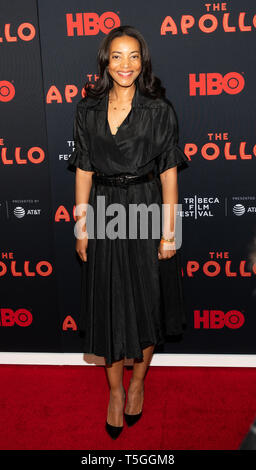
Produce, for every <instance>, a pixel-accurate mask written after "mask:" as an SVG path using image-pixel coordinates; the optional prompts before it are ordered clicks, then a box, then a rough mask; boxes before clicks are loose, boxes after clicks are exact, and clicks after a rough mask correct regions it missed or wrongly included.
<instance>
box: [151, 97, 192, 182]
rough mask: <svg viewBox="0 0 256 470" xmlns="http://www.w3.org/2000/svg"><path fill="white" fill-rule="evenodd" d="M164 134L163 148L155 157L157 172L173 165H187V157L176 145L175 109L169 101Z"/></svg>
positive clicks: (177, 137) (177, 138) (176, 124)
mask: <svg viewBox="0 0 256 470" xmlns="http://www.w3.org/2000/svg"><path fill="white" fill-rule="evenodd" d="M165 134H166V136H165V137H166V138H165V145H164V150H163V151H162V152H161V153H160V154H159V155H158V157H157V168H158V173H159V174H161V173H163V172H164V171H166V170H168V169H169V168H173V167H175V166H182V165H183V166H187V164H188V161H189V159H188V157H187V156H186V155H185V153H184V152H183V151H182V150H181V148H180V147H179V145H178V140H179V135H178V122H177V118H176V114H175V111H174V109H173V107H172V106H171V105H170V104H169V103H168V105H167V109H166V130H165Z"/></svg>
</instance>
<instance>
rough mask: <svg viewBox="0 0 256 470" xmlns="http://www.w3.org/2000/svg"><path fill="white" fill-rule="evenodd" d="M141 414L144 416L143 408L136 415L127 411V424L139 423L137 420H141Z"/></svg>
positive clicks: (125, 416) (125, 415) (125, 414)
mask: <svg viewBox="0 0 256 470" xmlns="http://www.w3.org/2000/svg"><path fill="white" fill-rule="evenodd" d="M141 416H142V410H141V412H140V413H137V414H136V415H128V414H127V413H124V418H125V421H126V424H127V426H132V425H133V424H135V423H137V421H139V419H140V418H141Z"/></svg>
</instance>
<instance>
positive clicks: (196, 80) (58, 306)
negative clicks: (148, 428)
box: [0, 0, 256, 354]
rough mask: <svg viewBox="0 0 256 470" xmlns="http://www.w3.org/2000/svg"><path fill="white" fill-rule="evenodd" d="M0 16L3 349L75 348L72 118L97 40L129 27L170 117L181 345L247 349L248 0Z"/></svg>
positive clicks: (47, 9)
mask: <svg viewBox="0 0 256 470" xmlns="http://www.w3.org/2000/svg"><path fill="white" fill-rule="evenodd" d="M0 10H1V15H0V20H1V23H0V54H1V55H0V57H1V60H0V72H1V74H0V107H1V112H0V120H1V126H0V131H1V132H0V143H1V171H0V221H1V232H0V239H1V259H0V281H1V299H0V349H1V351H13V352H18V351H24V352H46V351H48V352H82V351H83V349H82V340H81V338H80V336H79V332H78V329H77V322H78V317H79V305H80V274H81V262H80V260H79V258H78V256H77V254H76V252H75V236H74V224H75V218H74V207H75V191H74V190H75V173H74V172H72V171H70V170H68V169H67V163H68V159H69V157H70V155H71V154H72V152H73V150H74V142H73V120H74V113H75V108H76V104H77V102H78V101H79V100H80V99H81V97H83V85H84V83H85V82H86V81H87V80H90V81H91V82H92V83H95V82H96V81H97V78H98V75H97V62H96V56H97V51H98V47H99V44H100V42H101V40H102V39H103V37H104V36H105V35H106V34H108V33H109V32H110V31H111V30H112V29H113V28H115V27H117V26H119V25H122V24H129V25H131V26H134V27H135V28H136V29H138V30H139V31H140V32H141V33H142V34H143V36H144V37H145V39H146V41H147V43H148V45H149V48H150V52H151V58H152V64H153V70H154V73H155V75H157V76H159V77H160V78H161V80H162V82H163V85H164V86H165V87H166V90H167V93H166V96H167V98H168V99H169V100H170V101H171V102H172V103H173V105H174V108H175V110H176V112H177V115H178V120H179V134H180V140H179V145H180V147H181V148H182V149H183V150H184V152H185V153H186V155H187V156H188V157H189V159H190V165H189V168H186V169H185V170H184V171H181V172H179V202H180V204H182V213H181V216H182V224H183V228H182V231H183V243H182V247H181V250H180V252H181V259H182V275H183V290H184V298H185V304H186V312H187V319H188V326H187V329H186V331H185V333H184V336H183V338H182V340H181V341H180V339H179V338H176V340H174V341H173V342H170V343H166V344H165V345H164V346H161V347H160V346H159V347H158V348H156V349H155V352H159V353H161V352H164V353H191V354H205V353H215V354H255V353H256V341H255V331H256V315H255V313H256V311H255V303H256V302H255V301H256V285H255V274H256V223H255V211H256V193H255V171H256V165H255V157H256V145H255V126H256V120H255V117H256V112H255V109H256V103H255V31H256V14H255V13H256V12H255V5H254V2H252V1H250V0H245V1H244V2H241V1H238V0H232V1H230V2H219V3H218V2H207V3H205V2H201V1H199V0H195V1H193V2H191V1H189V0H160V1H158V2H157V3H154V2H151V3H150V2H146V1H142V2H138V1H135V0H130V1H129V2H124V1H111V0H109V1H108V2H103V1H102V0H94V1H86V2H85V1H82V0H73V1H70V0H38V1H36V0H24V1H18V0H11V1H10V2H6V3H5V4H4V3H2V5H1V7H0Z"/></svg>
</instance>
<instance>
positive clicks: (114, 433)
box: [105, 390, 126, 439]
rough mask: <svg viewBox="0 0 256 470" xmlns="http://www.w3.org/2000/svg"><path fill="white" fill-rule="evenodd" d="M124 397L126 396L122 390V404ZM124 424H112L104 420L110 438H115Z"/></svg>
mask: <svg viewBox="0 0 256 470" xmlns="http://www.w3.org/2000/svg"><path fill="white" fill-rule="evenodd" d="M125 398H126V393H125V390H124V404H125ZM123 427H124V426H113V425H112V424H109V423H108V421H107V420H106V423H105V429H106V431H107V433H108V434H109V435H110V437H112V439H117V437H118V436H119V435H120V434H121V432H122V430H123Z"/></svg>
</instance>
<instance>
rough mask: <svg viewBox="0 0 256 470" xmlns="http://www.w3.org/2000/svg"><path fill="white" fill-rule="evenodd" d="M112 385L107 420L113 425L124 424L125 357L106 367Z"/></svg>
mask: <svg viewBox="0 0 256 470" xmlns="http://www.w3.org/2000/svg"><path fill="white" fill-rule="evenodd" d="M105 370H106V373H107V378H108V382H109V386H110V400H109V405H108V414H107V422H108V423H109V424H112V426H123V408H124V386H123V371H124V359H122V360H121V361H116V362H113V363H112V364H111V365H108V364H106V367H105Z"/></svg>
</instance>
